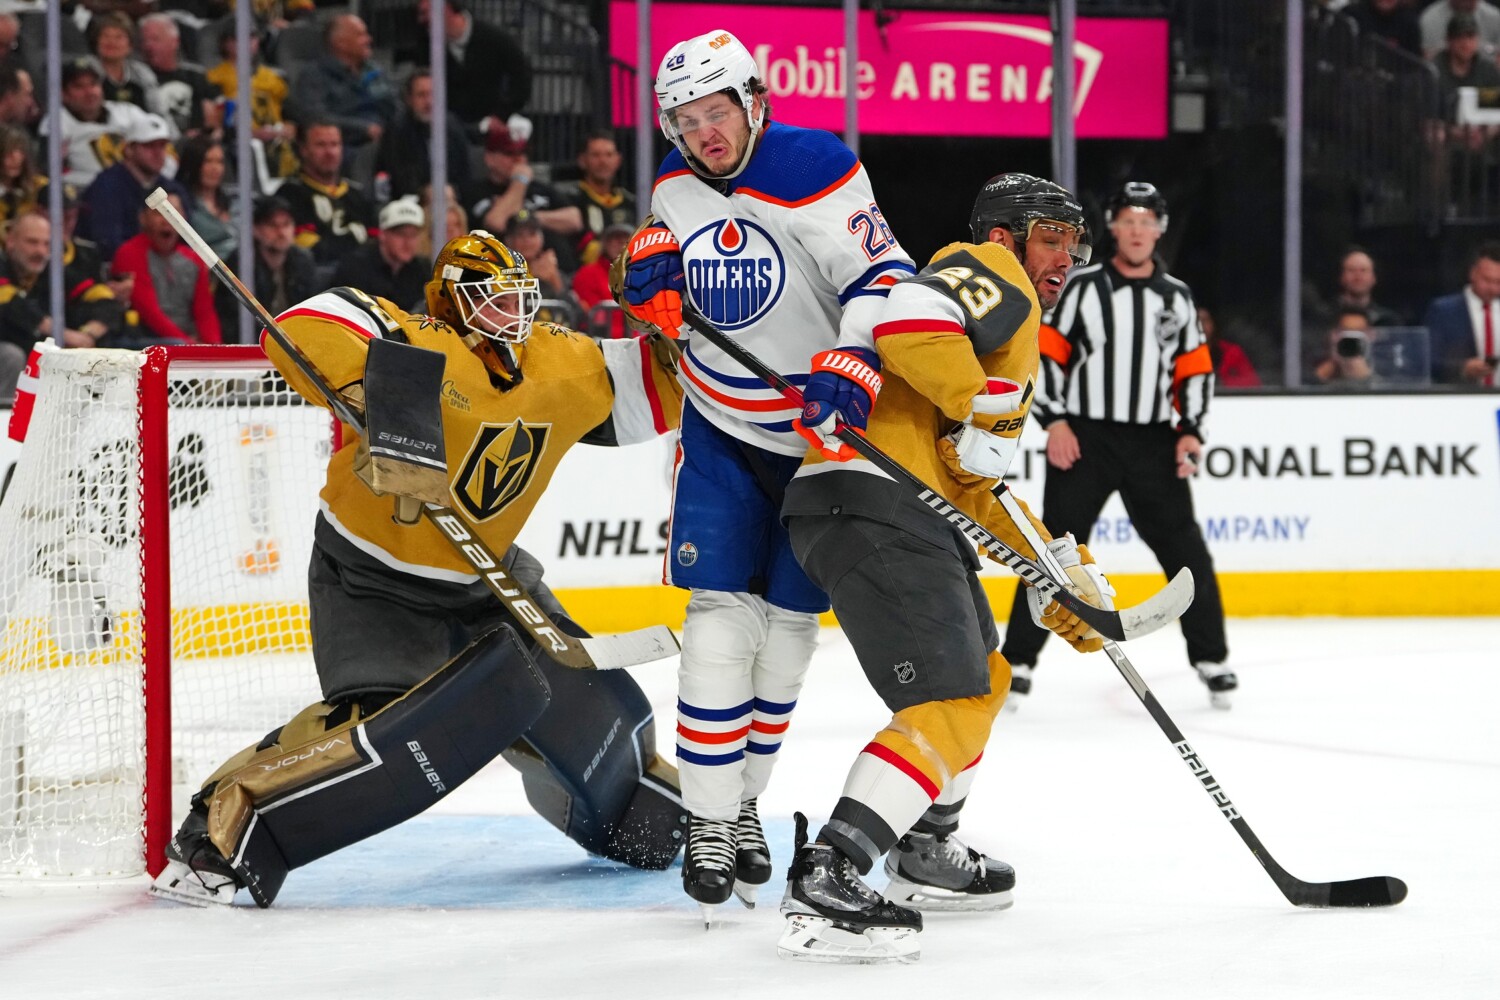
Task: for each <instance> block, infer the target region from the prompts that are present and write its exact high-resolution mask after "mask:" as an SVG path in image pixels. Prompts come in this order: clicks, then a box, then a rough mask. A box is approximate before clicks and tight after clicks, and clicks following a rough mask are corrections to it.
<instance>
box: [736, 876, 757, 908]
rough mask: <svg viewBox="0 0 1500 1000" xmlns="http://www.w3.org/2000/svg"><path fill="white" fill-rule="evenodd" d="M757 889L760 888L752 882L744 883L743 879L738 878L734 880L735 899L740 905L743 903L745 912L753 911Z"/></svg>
mask: <svg viewBox="0 0 1500 1000" xmlns="http://www.w3.org/2000/svg"><path fill="white" fill-rule="evenodd" d="M759 889H760V886H759V885H756V884H755V883H753V882H746V881H745V880H744V879H740V878H737V879H735V880H734V895H735V898H736V899H738V900H739V901H740V902H741V903H744V904H745V909H747V910H753V909H755V898H756V896H757V894H758V891H759Z"/></svg>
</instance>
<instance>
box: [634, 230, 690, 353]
mask: <svg viewBox="0 0 1500 1000" xmlns="http://www.w3.org/2000/svg"><path fill="white" fill-rule="evenodd" d="M686 287H687V276H686V275H685V274H684V273H683V270H682V248H681V247H680V246H678V244H677V237H676V236H674V235H672V230H670V229H668V228H667V227H666V226H660V225H648V226H642V227H641V228H640V229H639V230H637V231H636V234H635V235H634V236H632V237H631V238H630V245H629V247H628V248H627V249H626V251H625V277H624V281H623V283H622V287H621V290H620V294H621V301H620V304H621V305H623V306H624V307H625V311H626V312H627V313H629V314H630V315H631V316H633V317H635V318H636V319H637V320H639V321H640V322H642V323H646V324H648V325H650V326H653V327H655V328H656V329H657V330H660V331H661V332H662V333H663V334H665V335H666V336H668V337H671V338H672V339H673V340H676V339H677V338H678V337H680V336H682V291H683V289H684V288H686Z"/></svg>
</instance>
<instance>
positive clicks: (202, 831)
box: [150, 795, 244, 906]
mask: <svg viewBox="0 0 1500 1000" xmlns="http://www.w3.org/2000/svg"><path fill="white" fill-rule="evenodd" d="M166 855H167V866H166V867H165V868H163V869H162V870H161V874H159V875H157V876H156V878H155V879H154V880H153V881H152V883H151V887H150V892H151V894H152V895H153V896H160V897H162V898H163V899H170V900H174V901H175V902H179V903H189V904H191V905H193V906H209V905H212V904H214V903H220V904H227V903H230V902H232V901H233V900H234V894H235V892H236V891H238V890H239V888H240V886H241V885H243V884H244V883H242V882H241V881H240V878H239V876H238V875H236V874H235V873H234V869H233V868H232V867H230V864H229V862H228V861H227V860H225V858H224V855H223V854H221V853H219V849H218V848H217V847H215V846H214V844H213V841H211V840H209V839H208V807H207V806H205V805H204V804H203V802H202V798H201V795H198V796H194V797H193V805H192V808H191V809H189V810H188V814H187V819H185V820H183V821H182V826H181V827H180V828H179V829H178V831H177V833H176V834H175V835H174V836H173V837H172V840H171V842H170V843H168V844H167V850H166Z"/></svg>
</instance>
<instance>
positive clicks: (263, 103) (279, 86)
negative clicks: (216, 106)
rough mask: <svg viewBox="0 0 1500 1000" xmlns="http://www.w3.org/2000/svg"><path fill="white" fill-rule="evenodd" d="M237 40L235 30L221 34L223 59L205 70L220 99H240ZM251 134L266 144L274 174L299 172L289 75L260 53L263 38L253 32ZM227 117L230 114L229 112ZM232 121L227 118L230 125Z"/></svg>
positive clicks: (225, 102) (225, 103)
mask: <svg viewBox="0 0 1500 1000" xmlns="http://www.w3.org/2000/svg"><path fill="white" fill-rule="evenodd" d="M237 45H238V43H237V41H236V39H235V37H234V32H233V31H225V32H224V33H223V34H222V35H220V36H219V54H220V55H221V56H223V60H222V61H221V62H220V63H219V64H218V65H217V66H214V67H213V68H211V69H209V70H208V71H207V72H206V73H204V74H203V75H204V77H205V78H207V80H208V82H209V84H210V85H211V86H214V87H217V88H218V91H219V99H220V103H221V104H222V105H223V106H224V107H226V108H227V107H228V106H229V102H231V101H234V102H238V101H239V99H240V77H239V73H238V70H237V63H236V62H235V59H236V55H235V50H236V48H237ZM250 65H252V66H254V67H255V71H254V72H253V73H251V74H250V110H251V115H252V117H251V120H250V126H251V127H250V134H251V135H252V136H253V137H255V138H256V139H259V140H260V141H261V142H262V143H264V144H265V149H266V170H267V171H269V172H270V175H271V176H272V177H290V176H291V175H292V174H295V173H296V172H297V150H296V148H295V144H296V139H297V126H296V125H294V124H293V123H292V122H289V121H287V120H286V117H285V114H284V111H283V109H284V108H285V105H286V99H287V84H286V77H285V76H283V75H282V74H281V71H280V70H278V69H274V68H272V67H270V66H267V65H266V63H265V60H263V59H262V58H261V56H260V38H259V36H257V35H255V34H251V36H250ZM225 117H226V118H227V115H226V116H225ZM231 124H232V122H230V121H227V120H226V121H225V122H224V126H225V127H226V128H228V127H229V126H230V125H231Z"/></svg>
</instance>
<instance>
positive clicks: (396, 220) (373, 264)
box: [333, 198, 432, 312]
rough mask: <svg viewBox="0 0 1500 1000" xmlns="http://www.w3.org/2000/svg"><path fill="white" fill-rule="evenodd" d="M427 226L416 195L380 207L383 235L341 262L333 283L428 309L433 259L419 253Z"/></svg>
mask: <svg viewBox="0 0 1500 1000" xmlns="http://www.w3.org/2000/svg"><path fill="white" fill-rule="evenodd" d="M426 228H427V216H426V215H425V214H424V213H423V212H422V206H420V205H418V204H417V201H416V199H415V198H397V199H396V200H395V201H393V202H391V203H390V204H389V205H387V206H385V208H383V209H381V210H380V235H379V236H378V237H376V239H375V241H374V242H373V243H367V244H366V245H364V246H362V247H360V248H359V249H358V250H357V251H355V252H354V253H352V254H350V255H349V256H347V257H345V258H344V259H343V260H341V261H340V262H339V266H338V270H336V271H335V272H334V273H333V283H334V284H335V285H348V286H349V287H350V288H358V289H359V290H360V291H362V292H368V293H369V294H371V295H378V296H380V297H381V298H383V299H389V300H390V301H391V302H394V303H395V304H396V305H398V306H400V307H401V308H402V309H408V310H412V309H415V310H416V311H418V312H426V311H427V307H426V305H425V302H426V295H427V292H426V288H427V281H428V279H429V278H431V277H432V262H431V261H430V260H427V259H425V258H423V257H420V256H418V254H417V250H418V248H419V247H420V246H421V243H422V234H423V231H424V230H425V229H426Z"/></svg>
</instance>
